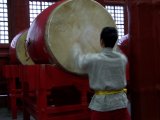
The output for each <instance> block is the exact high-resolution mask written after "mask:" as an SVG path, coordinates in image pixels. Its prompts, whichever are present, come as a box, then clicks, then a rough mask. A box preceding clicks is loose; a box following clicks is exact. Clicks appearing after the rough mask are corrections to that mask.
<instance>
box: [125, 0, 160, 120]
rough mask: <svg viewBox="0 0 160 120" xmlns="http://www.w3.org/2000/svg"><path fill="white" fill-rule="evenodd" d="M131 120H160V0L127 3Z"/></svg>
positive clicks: (134, 0)
mask: <svg viewBox="0 0 160 120" xmlns="http://www.w3.org/2000/svg"><path fill="white" fill-rule="evenodd" d="M128 8H129V9H128V10H129V35H130V67H131V69H130V70H131V71H130V75H131V76H130V78H131V89H132V90H131V92H132V93H131V98H132V101H131V103H132V120H159V119H160V115H159V113H160V109H159V106H160V103H159V102H158V101H160V89H159V88H160V74H159V73H160V62H159V61H160V56H159V51H160V27H159V26H160V22H158V20H159V19H160V15H159V8H160V1H159V0H128Z"/></svg>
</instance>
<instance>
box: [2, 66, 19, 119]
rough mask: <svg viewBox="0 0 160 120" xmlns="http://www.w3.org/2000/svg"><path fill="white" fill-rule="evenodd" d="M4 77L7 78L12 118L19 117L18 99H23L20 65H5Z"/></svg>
mask: <svg viewBox="0 0 160 120" xmlns="http://www.w3.org/2000/svg"><path fill="white" fill-rule="evenodd" d="M3 77H4V79H5V80H7V85H8V86H7V87H8V96H9V107H10V109H11V113H12V119H17V110H18V105H17V99H22V87H21V80H20V74H19V66H18V65H5V66H3Z"/></svg>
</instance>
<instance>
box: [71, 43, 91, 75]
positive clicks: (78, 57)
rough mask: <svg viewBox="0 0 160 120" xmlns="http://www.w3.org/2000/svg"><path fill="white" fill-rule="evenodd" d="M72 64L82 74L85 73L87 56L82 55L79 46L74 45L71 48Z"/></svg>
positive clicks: (82, 52)
mask: <svg viewBox="0 0 160 120" xmlns="http://www.w3.org/2000/svg"><path fill="white" fill-rule="evenodd" d="M72 53H73V58H74V62H75V63H74V64H75V65H76V67H77V68H78V69H80V70H81V71H82V72H83V73H87V70H88V63H89V55H88V54H84V51H83V49H82V48H81V46H80V45H79V44H74V45H73V48H72Z"/></svg>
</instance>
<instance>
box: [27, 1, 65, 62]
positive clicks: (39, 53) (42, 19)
mask: <svg viewBox="0 0 160 120" xmlns="http://www.w3.org/2000/svg"><path fill="white" fill-rule="evenodd" d="M63 2H64V1H63V0H62V1H61V2H57V3H55V4H53V5H51V6H50V7H48V8H47V9H45V10H44V11H43V12H42V13H41V14H39V15H38V16H37V18H36V19H35V21H34V22H33V24H32V25H31V27H30V28H29V31H28V35H27V44H28V45H27V47H28V52H29V55H30V57H31V58H32V59H33V61H34V62H35V63H43V64H44V63H53V62H54V61H51V60H52V59H51V56H50V55H49V53H48V52H46V51H47V46H46V44H45V40H44V39H45V38H44V35H45V26H46V23H47V20H48V17H49V15H50V13H51V12H52V11H53V10H54V9H55V8H56V7H58V5H59V4H61V3H63Z"/></svg>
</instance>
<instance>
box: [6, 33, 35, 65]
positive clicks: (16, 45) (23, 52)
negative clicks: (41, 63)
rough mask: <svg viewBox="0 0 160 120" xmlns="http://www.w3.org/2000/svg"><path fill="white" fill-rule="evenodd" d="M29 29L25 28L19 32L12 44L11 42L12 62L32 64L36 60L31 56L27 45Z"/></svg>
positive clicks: (10, 53)
mask: <svg viewBox="0 0 160 120" xmlns="http://www.w3.org/2000/svg"><path fill="white" fill-rule="evenodd" d="M27 32H28V30H24V31H22V32H20V33H19V34H17V35H16V36H15V37H14V38H13V40H12V42H11V44H10V50H9V55H10V62H11V64H19V63H21V64H23V65H32V64H34V62H33V61H32V59H31V58H30V56H29V54H28V52H27V47H26V37H27Z"/></svg>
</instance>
